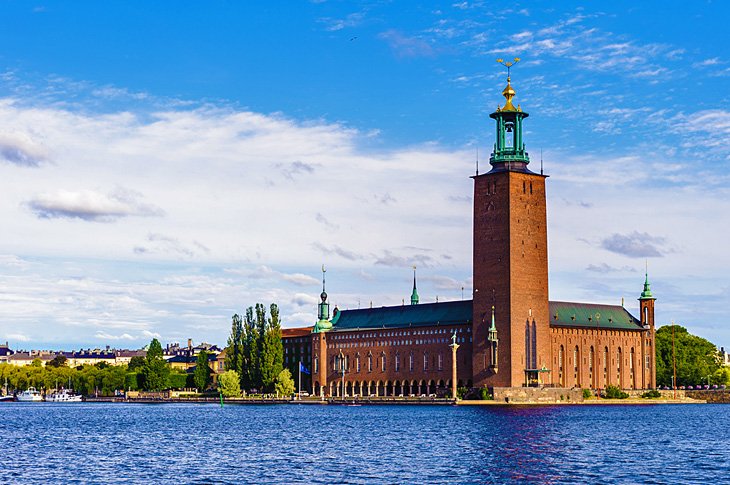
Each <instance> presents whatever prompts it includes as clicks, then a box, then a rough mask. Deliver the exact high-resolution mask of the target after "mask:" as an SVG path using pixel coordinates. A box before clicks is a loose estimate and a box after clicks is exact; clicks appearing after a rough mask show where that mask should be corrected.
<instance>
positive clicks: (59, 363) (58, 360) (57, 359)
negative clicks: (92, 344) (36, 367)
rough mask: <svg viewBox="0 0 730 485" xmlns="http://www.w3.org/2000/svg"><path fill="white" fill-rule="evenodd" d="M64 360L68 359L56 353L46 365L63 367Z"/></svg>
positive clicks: (64, 364)
mask: <svg viewBox="0 0 730 485" xmlns="http://www.w3.org/2000/svg"><path fill="white" fill-rule="evenodd" d="M66 360H68V359H66V356H65V355H63V354H57V355H56V356H55V357H54V358H53V359H51V360H50V361H48V364H46V365H47V366H50V367H64V366H66Z"/></svg>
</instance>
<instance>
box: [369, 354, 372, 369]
mask: <svg viewBox="0 0 730 485" xmlns="http://www.w3.org/2000/svg"><path fill="white" fill-rule="evenodd" d="M372 371H373V355H372V354H368V372H372Z"/></svg>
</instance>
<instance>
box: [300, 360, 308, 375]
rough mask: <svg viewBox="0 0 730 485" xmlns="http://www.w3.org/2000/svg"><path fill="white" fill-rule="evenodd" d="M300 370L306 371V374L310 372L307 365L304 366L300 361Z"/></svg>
mask: <svg viewBox="0 0 730 485" xmlns="http://www.w3.org/2000/svg"><path fill="white" fill-rule="evenodd" d="M299 372H304V373H305V374H309V369H307V368H306V367H304V364H302V363H301V362H300V363H299Z"/></svg>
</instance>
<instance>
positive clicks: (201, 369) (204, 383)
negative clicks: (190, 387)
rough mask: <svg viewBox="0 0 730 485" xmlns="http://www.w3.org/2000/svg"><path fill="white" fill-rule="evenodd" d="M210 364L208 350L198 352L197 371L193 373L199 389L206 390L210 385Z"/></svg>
mask: <svg viewBox="0 0 730 485" xmlns="http://www.w3.org/2000/svg"><path fill="white" fill-rule="evenodd" d="M210 372H211V371H210V366H209V365H208V352H206V351H205V350H201V351H200V353H199V354H198V360H197V362H196V363H195V372H194V374H193V376H194V379H195V387H197V388H198V390H199V391H205V390H206V389H207V388H208V386H209V385H210V381H211V378H210Z"/></svg>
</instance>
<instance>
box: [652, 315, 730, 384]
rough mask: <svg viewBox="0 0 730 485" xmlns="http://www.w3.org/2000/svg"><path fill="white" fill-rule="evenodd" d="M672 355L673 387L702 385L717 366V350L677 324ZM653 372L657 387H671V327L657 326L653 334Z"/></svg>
mask: <svg viewBox="0 0 730 485" xmlns="http://www.w3.org/2000/svg"><path fill="white" fill-rule="evenodd" d="M674 355H676V364H677V386H690V385H698V384H706V383H707V380H708V377H709V378H710V380H711V379H712V377H713V376H714V374H715V372H716V371H717V370H718V369H719V367H720V364H719V361H718V356H717V347H715V345H714V344H713V343H712V342H710V341H709V340H706V339H703V338H702V337H698V336H697V335H692V334H691V333H689V332H688V331H687V329H686V328H684V327H681V326H679V325H674ZM656 373H657V376H656V378H657V385H660V386H671V385H672V375H673V373H674V366H673V353H672V325H665V326H663V327H660V328H659V329H658V330H657V332H656Z"/></svg>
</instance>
